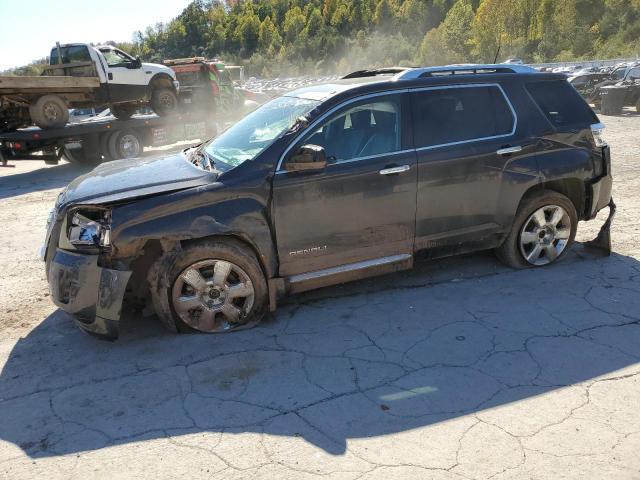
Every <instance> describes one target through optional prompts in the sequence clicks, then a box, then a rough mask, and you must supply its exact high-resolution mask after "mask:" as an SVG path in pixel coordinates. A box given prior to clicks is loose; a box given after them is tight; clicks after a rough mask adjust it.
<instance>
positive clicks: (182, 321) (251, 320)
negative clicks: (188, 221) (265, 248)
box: [150, 239, 268, 333]
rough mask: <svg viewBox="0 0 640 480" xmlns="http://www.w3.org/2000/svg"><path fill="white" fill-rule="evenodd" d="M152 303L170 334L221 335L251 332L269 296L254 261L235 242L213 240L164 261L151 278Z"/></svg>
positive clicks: (171, 255)
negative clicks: (241, 331) (243, 331)
mask: <svg viewBox="0 0 640 480" xmlns="http://www.w3.org/2000/svg"><path fill="white" fill-rule="evenodd" d="M150 281H151V298H152V302H153V307H154V309H155V311H156V314H157V315H158V317H160V320H161V321H162V322H163V323H164V324H165V325H166V326H167V327H168V328H169V329H171V330H173V331H176V330H177V331H189V330H196V331H200V332H205V333H224V332H229V331H232V330H241V329H245V328H249V327H252V326H255V325H256V324H257V323H258V322H259V321H260V320H261V319H262V317H263V316H264V314H265V312H266V308H267V302H268V295H267V283H266V279H265V276H264V274H263V272H262V269H261V268H260V264H259V263H258V261H257V259H256V257H255V255H253V252H251V250H250V249H248V248H247V247H245V246H244V245H242V244H241V243H240V242H237V241H233V240H227V239H217V240H209V241H206V242H202V243H197V244H193V245H190V246H187V247H186V248H184V249H182V250H180V251H178V252H175V253H173V254H168V255H165V256H164V257H162V258H160V259H159V260H158V262H157V263H156V264H155V265H154V267H152V270H151V272H150Z"/></svg>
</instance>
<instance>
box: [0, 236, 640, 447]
mask: <svg viewBox="0 0 640 480" xmlns="http://www.w3.org/2000/svg"><path fill="white" fill-rule="evenodd" d="M639 293H640V267H639V264H638V262H637V261H636V260H635V259H633V258H631V257H626V256H622V255H615V254H614V255H613V256H612V257H609V258H600V257H596V256H594V255H592V254H590V253H589V252H587V251H586V250H585V249H584V248H582V246H581V245H577V246H576V248H575V249H574V252H572V254H571V255H570V256H569V257H568V258H567V259H566V260H565V261H564V262H563V263H561V264H559V265H557V266H554V267H551V268H543V269H537V270H527V271H511V270H504V269H503V268H502V267H499V266H497V263H496V262H495V261H494V260H493V259H492V258H491V257H489V256H486V255H474V256H468V257H462V258H457V259H452V260H450V261H446V262H437V263H436V262H421V263H420V264H419V265H418V266H417V269H416V270H414V271H413V272H409V273H401V274H394V275H389V276H385V277H380V278H378V279H373V280H369V281H366V282H358V283H354V284H352V285H349V286H337V287H332V288H327V289H324V290H322V291H319V292H316V293H315V294H309V295H306V296H298V297H295V298H292V299H290V300H289V302H288V304H286V305H283V306H282V307H281V308H280V309H279V310H278V312H277V314H276V315H275V317H274V318H270V319H268V320H267V321H266V322H265V323H264V324H263V325H261V326H260V327H258V328H256V329H253V330H249V331H244V332H238V333H234V334H232V335H209V336H207V335H196V334H194V335H173V334H169V333H165V331H164V330H163V329H162V327H161V326H160V325H159V323H158V322H156V321H155V320H154V319H152V318H151V319H146V318H141V317H139V316H135V315H130V316H129V317H127V318H126V319H125V320H124V321H123V335H122V338H121V340H119V341H118V342H116V343H105V342H101V341H98V340H95V339H94V338H92V337H89V336H87V335H85V334H84V333H82V332H81V331H80V330H79V329H77V328H76V327H75V326H74V325H73V324H72V323H71V321H70V319H69V318H68V317H67V316H66V314H64V313H63V312H61V311H56V312H55V313H53V314H52V315H51V316H49V317H48V318H46V319H45V320H44V321H43V322H42V323H41V324H40V325H39V326H38V327H37V328H36V329H34V330H33V331H32V332H31V333H30V334H29V335H28V336H27V337H26V338H23V339H21V340H19V341H18V342H17V343H16V344H15V345H13V344H12V345H10V346H9V349H10V351H6V352H4V353H1V352H0V355H3V356H4V357H5V358H6V362H5V366H4V369H3V370H2V373H1V376H0V438H2V439H3V440H5V441H8V442H12V443H13V444H15V445H18V446H19V447H20V448H21V449H23V450H24V451H25V452H26V453H27V454H28V455H29V456H31V457H34V458H35V457H45V456H56V455H64V454H70V453H74V452H82V451H87V450H94V449H99V448H102V447H104V446H107V445H122V444H127V443H130V442H134V441H143V440H144V439H148V438H156V437H167V436H171V437H173V438H174V439H176V440H177V441H179V439H180V436H181V435H183V434H186V433H193V432H203V431H223V430H224V431H226V432H229V431H231V432H238V433H240V432H264V433H266V434H271V435H276V436H289V437H299V436H301V437H303V438H304V439H306V440H307V441H308V442H310V443H312V444H315V445H317V446H319V447H321V448H322V449H324V450H325V451H327V452H330V453H332V454H343V453H345V451H346V444H347V442H348V441H349V440H351V439H357V438H375V437H379V436H383V435H387V434H392V433H397V432H410V431H411V430H413V429H419V428H420V427H424V426H427V425H435V424H438V423H440V422H443V421H445V420H448V419H452V418H456V417H463V416H465V415H468V414H471V413H474V412H483V411H487V410H488V409H491V408H493V407H496V406H500V405H505V404H509V403H513V402H518V401H519V400H522V399H525V398H530V397H535V396H537V395H541V394H544V393H546V392H549V391H551V390H555V389H560V388H563V387H565V386H569V385H573V384H576V383H582V382H593V381H595V379H599V378H602V377H607V376H615V375H619V374H620V372H618V371H619V370H621V369H624V368H625V367H628V366H631V365H633V364H635V363H637V362H638V361H639V360H640V348H638V345H640V325H639V320H640V295H639ZM0 345H1V344H0ZM616 372H618V373H616ZM429 435H435V436H436V437H434V438H436V439H437V435H438V433H437V431H432V430H430V433H429ZM443 435H444V434H443ZM442 441H452V439H451V438H450V432H447V439H445V438H444V436H443V439H442ZM382 442H383V441H382V440H381V444H380V448H383V446H382ZM374 453H375V452H374Z"/></svg>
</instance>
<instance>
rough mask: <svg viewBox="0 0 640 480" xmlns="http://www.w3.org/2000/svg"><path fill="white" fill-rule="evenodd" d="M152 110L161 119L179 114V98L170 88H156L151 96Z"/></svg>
mask: <svg viewBox="0 0 640 480" xmlns="http://www.w3.org/2000/svg"><path fill="white" fill-rule="evenodd" d="M151 108H152V109H153V111H154V112H156V113H157V114H158V115H160V116H161V117H166V116H167V115H171V114H173V113H177V112H178V96H177V95H176V92H174V91H173V90H171V89H170V88H156V89H154V90H153V93H152V94H151Z"/></svg>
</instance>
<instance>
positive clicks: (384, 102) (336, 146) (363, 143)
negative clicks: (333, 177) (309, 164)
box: [299, 95, 401, 163]
mask: <svg viewBox="0 0 640 480" xmlns="http://www.w3.org/2000/svg"><path fill="white" fill-rule="evenodd" d="M400 118H401V117H400V103H399V97H398V96H397V95H392V96H385V97H380V99H379V100H378V99H376V100H375V101H372V100H369V101H367V102H366V103H365V102H363V103H358V104H356V105H355V106H353V105H350V106H348V107H346V109H345V110H342V111H340V112H338V113H337V114H335V115H333V116H331V117H330V118H329V119H328V120H326V121H325V122H323V123H322V125H321V126H320V127H318V128H316V129H315V130H314V131H313V132H312V133H311V134H309V135H308V136H307V137H306V138H305V139H304V140H303V141H302V142H300V144H299V146H302V145H306V144H313V145H318V146H321V147H323V148H324V150H325V153H326V156H327V158H328V159H329V160H330V161H332V162H333V163H340V162H345V161H349V160H356V159H360V158H366V157H371V156H375V155H382V154H385V153H391V152H395V151H399V150H401V140H400V139H401V137H400Z"/></svg>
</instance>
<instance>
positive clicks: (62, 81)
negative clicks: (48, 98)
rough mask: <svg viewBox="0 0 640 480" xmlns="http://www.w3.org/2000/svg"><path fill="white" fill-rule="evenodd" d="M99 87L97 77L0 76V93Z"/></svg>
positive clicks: (62, 90)
mask: <svg viewBox="0 0 640 480" xmlns="http://www.w3.org/2000/svg"><path fill="white" fill-rule="evenodd" d="M98 87H100V79H99V78H98V77H67V76H64V77H63V76H44V75H43V76H38V77H16V76H2V77H0V95H8V94H20V93H25V94H27V93H65V92H81V91H90V90H93V89H95V88H98Z"/></svg>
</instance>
